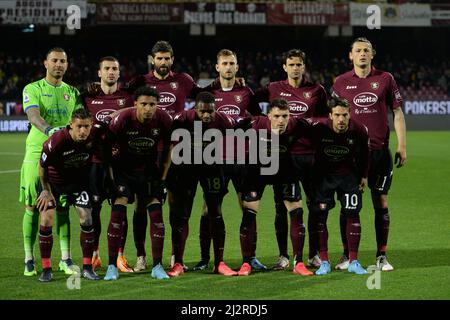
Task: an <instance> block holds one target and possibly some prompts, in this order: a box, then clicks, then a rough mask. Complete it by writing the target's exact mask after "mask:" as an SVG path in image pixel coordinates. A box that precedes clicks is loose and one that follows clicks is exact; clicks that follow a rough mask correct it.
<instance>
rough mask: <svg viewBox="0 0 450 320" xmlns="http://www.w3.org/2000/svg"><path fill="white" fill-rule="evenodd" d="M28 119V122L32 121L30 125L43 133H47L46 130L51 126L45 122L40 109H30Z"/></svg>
mask: <svg viewBox="0 0 450 320" xmlns="http://www.w3.org/2000/svg"><path fill="white" fill-rule="evenodd" d="M27 117H28V121H30V123H31V124H32V125H33V126H35V127H36V128H38V129H39V130H40V131H42V132H43V133H46V132H45V129H47V128H48V127H50V125H49V124H48V123H47V122H45V120H44V119H43V118H42V117H41V114H40V113H39V108H30V109H28V110H27Z"/></svg>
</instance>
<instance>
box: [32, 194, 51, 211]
mask: <svg viewBox="0 0 450 320" xmlns="http://www.w3.org/2000/svg"><path fill="white" fill-rule="evenodd" d="M55 206H56V201H55V198H54V197H53V195H52V193H51V192H50V191H47V190H43V191H42V192H41V194H40V195H39V197H38V198H37V201H36V208H37V209H38V210H39V211H40V212H42V211H46V210H47V209H52V208H54V207H55Z"/></svg>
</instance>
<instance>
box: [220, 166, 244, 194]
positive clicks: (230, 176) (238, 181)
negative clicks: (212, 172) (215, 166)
mask: <svg viewBox="0 0 450 320" xmlns="http://www.w3.org/2000/svg"><path fill="white" fill-rule="evenodd" d="M246 170H247V167H246V165H245V164H225V165H224V166H223V174H224V177H225V188H226V192H227V193H228V184H229V183H230V180H231V182H232V183H233V187H234V189H235V190H236V193H240V192H242V190H243V184H244V178H245V175H246Z"/></svg>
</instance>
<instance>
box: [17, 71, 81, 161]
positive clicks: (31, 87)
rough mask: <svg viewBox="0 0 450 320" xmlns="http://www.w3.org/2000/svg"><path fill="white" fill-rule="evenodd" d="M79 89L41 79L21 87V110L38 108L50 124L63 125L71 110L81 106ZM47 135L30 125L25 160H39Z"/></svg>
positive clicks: (67, 122)
mask: <svg viewBox="0 0 450 320" xmlns="http://www.w3.org/2000/svg"><path fill="white" fill-rule="evenodd" d="M79 96H80V93H79V91H78V90H77V89H76V88H75V87H72V86H70V85H68V84H67V83H65V82H62V83H61V84H59V85H53V84H50V83H49V82H47V80H45V78H44V79H41V80H39V81H35V82H32V83H30V84H28V85H27V86H25V88H24V89H23V110H24V111H25V112H27V111H28V110H29V109H30V108H38V109H39V113H40V115H41V117H42V118H43V119H44V120H45V122H47V123H48V124H49V125H50V126H53V127H63V126H66V125H68V124H69V122H70V119H71V117H72V112H73V111H75V110H76V109H79V108H82V107H83V105H82V102H81V99H80V97H79ZM47 139H48V137H47V136H46V135H45V134H44V133H43V132H42V131H40V130H39V129H37V128H36V127H35V126H33V125H32V126H31V130H30V133H29V134H28V137H27V141H26V155H25V160H39V158H40V155H41V151H42V145H43V143H44V142H45V141H46V140H47Z"/></svg>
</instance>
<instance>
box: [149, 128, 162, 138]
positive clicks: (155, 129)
mask: <svg viewBox="0 0 450 320" xmlns="http://www.w3.org/2000/svg"><path fill="white" fill-rule="evenodd" d="M160 131H161V130H160V129H159V128H153V129H152V131H151V132H152V136H157V135H159V132H160Z"/></svg>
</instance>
